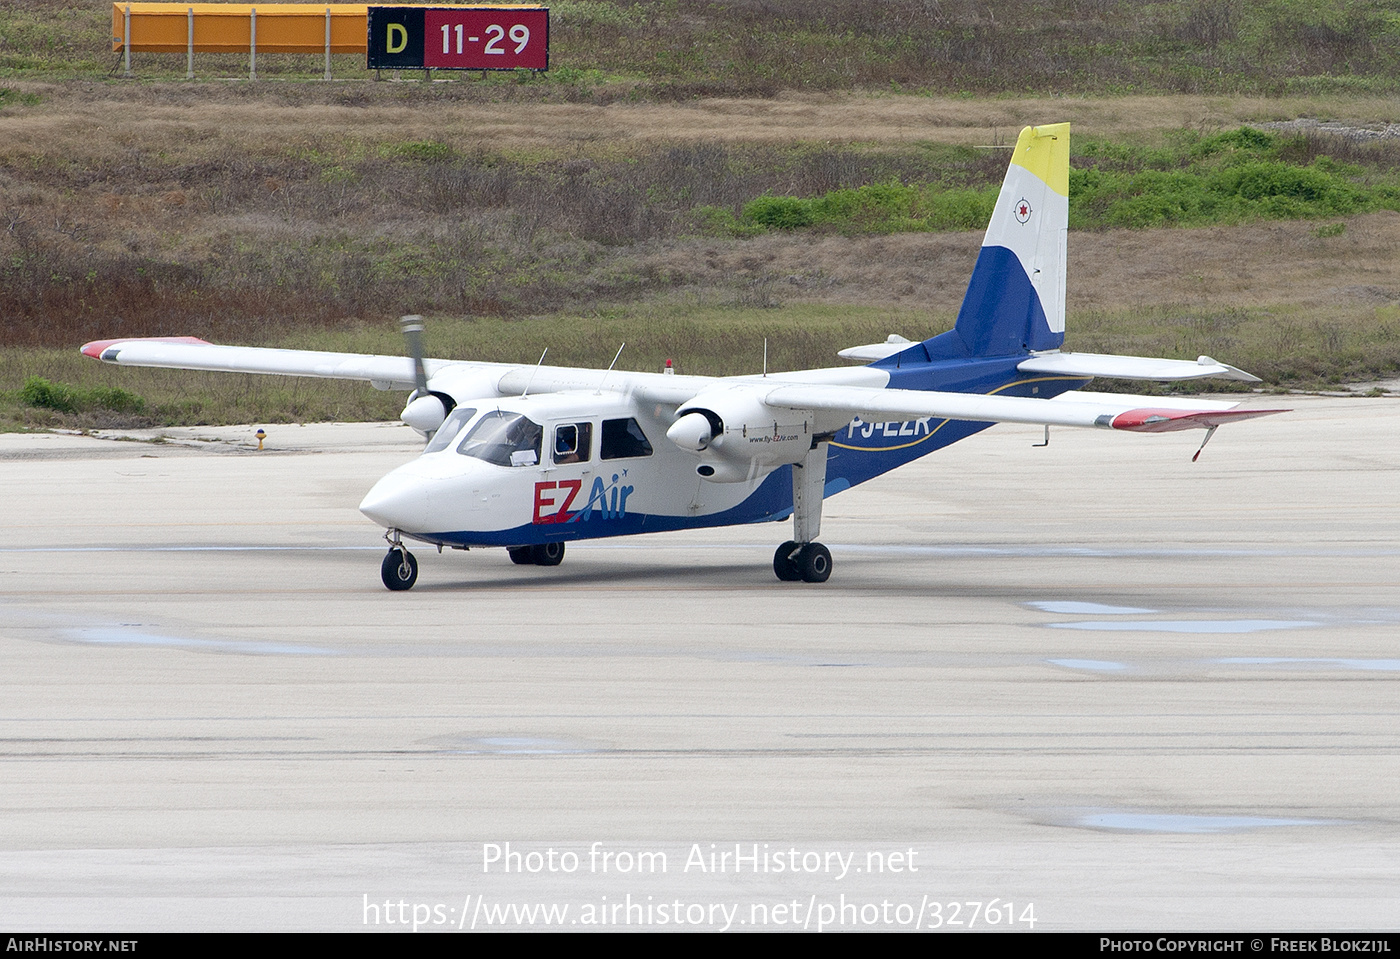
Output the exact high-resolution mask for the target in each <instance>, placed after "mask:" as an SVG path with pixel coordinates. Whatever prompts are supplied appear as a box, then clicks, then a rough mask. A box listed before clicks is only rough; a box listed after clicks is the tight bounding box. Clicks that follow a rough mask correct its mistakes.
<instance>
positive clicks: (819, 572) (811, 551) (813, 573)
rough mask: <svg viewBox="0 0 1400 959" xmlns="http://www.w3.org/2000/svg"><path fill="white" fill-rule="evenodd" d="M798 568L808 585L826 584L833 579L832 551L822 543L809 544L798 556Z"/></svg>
mask: <svg viewBox="0 0 1400 959" xmlns="http://www.w3.org/2000/svg"><path fill="white" fill-rule="evenodd" d="M797 568H798V569H799V570H800V571H801V573H802V579H803V581H804V582H808V583H825V582H826V581H827V580H828V579H830V578H831V551H830V550H828V549H827V548H826V547H825V546H823V545H822V544H821V543H808V544H807V545H806V546H804V547H802V552H800V553H798V554H797Z"/></svg>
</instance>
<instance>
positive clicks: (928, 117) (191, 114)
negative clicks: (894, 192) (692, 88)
mask: <svg viewBox="0 0 1400 959" xmlns="http://www.w3.org/2000/svg"><path fill="white" fill-rule="evenodd" d="M455 85H456V84H452V83H447V84H434V85H433V86H434V87H446V88H451V87H453V86H455ZM14 86H15V87H16V88H18V89H21V90H23V91H25V92H27V93H32V94H35V95H38V96H40V97H41V98H42V102H41V103H40V105H38V106H35V107H26V106H18V107H11V108H8V109H5V110H0V156H5V155H10V156H13V155H19V154H30V153H32V152H34V151H36V150H41V151H43V152H46V153H50V154H56V155H64V156H70V157H73V158H81V157H86V156H91V155H93V154H94V152H96V151H106V150H110V149H111V148H112V147H117V148H126V149H133V150H135V149H140V150H147V151H152V152H159V153H161V154H163V155H165V156H168V157H170V158H172V159H179V160H187V161H190V162H197V161H198V160H200V159H206V158H209V157H211V156H218V155H221V154H222V153H223V152H224V151H226V150H227V149H229V148H236V149H237V150H239V151H240V152H245V151H251V152H254V153H258V152H271V153H282V152H285V151H288V150H295V149H298V148H302V149H307V148H314V147H315V146H316V145H318V144H320V143H322V142H327V141H329V142H334V143H336V144H339V145H340V146H341V147H343V148H346V149H353V147H354V146H356V145H358V146H360V147H361V148H366V147H369V146H372V145H374V144H379V143H385V142H399V141H406V140H436V141H439V142H442V143H446V144H448V145H450V146H453V147H454V148H456V149H459V150H462V151H473V150H490V151H494V150H514V151H519V150H528V151H539V150H545V151H550V152H553V153H557V154H570V153H578V152H581V151H582V152H596V151H598V150H599V149H602V148H604V147H606V146H608V145H619V146H620V145H623V144H643V145H645V144H650V145H655V144H658V143H688V142H689V143H796V142H803V143H812V142H819V143H831V144H848V143H882V144H895V143H922V142H931V143H941V144H951V145H959V146H965V145H973V144H976V145H982V144H992V143H998V142H999V143H1007V142H1010V141H1014V138H1015V134H1016V131H1018V130H1019V129H1020V128H1021V127H1022V126H1026V125H1032V124H1037V123H1059V122H1062V121H1066V120H1068V121H1070V122H1072V123H1074V124H1075V132H1076V133H1077V134H1079V135H1094V136H1114V137H1124V136H1129V137H1143V136H1149V137H1150V136H1152V135H1160V134H1162V133H1164V132H1165V131H1170V130H1179V129H1183V128H1188V129H1200V130H1206V131H1213V130H1220V129H1228V128H1233V127H1236V126H1239V125H1240V124H1242V123H1252V122H1260V121H1269V120H1288V119H1294V118H1296V117H1300V116H1313V117H1315V116H1322V117H1326V118H1328V119H1332V120H1338V121H1351V122H1357V123H1362V124H1377V123H1397V122H1400V100H1396V99H1394V98H1384V97H1353V98H1338V97H1335V96H1332V97H1282V98H1263V97H1248V96H1184V95H1174V96H1173V95H1168V96H1157V97H1140V96H1138V97H1134V96H1128V97H1110V98H1087V97H1065V96H1060V97H1002V98H997V99H995V100H974V99H966V98H939V97H912V96H891V95H879V94H875V95H872V94H845V93H833V94H804V93H795V92H785V93H783V94H781V95H778V96H775V97H772V98H762V99H754V98H750V99H706V100H696V101H690V102H683V103H613V104H607V105H592V104H586V103H585V104H580V103H549V102H546V103H531V102H515V101H507V102H499V101H495V100H493V99H492V98H490V97H489V96H488V97H482V96H480V95H479V94H477V95H475V96H473V97H470V98H468V97H465V96H464V97H463V98H461V99H458V98H454V97H451V96H446V95H444V96H442V97H436V96H425V95H415V94H417V91H408V92H407V93H406V92H405V91H404V90H403V89H402V88H404V87H411V86H414V84H408V83H405V84H387V83H386V84H375V83H355V84H347V85H339V84H335V85H330V88H326V87H321V86H318V85H316V84H314V83H307V84H294V85H293V84H282V85H278V84H266V85H264V86H263V87H256V88H254V87H252V85H247V84H244V85H241V86H240V85H237V84H228V83H222V84H218V83H195V84H187V85H186V84H172V85H168V86H161V87H152V86H150V85H145V84H141V85H132V86H123V85H113V84H62V85H58V84H45V83H17V84H14ZM278 87H280V88H278ZM273 88H277V89H273ZM438 92H440V91H438V90H434V91H433V93H438ZM94 130H100V131H103V133H104V135H103V136H102V137H100V138H97V139H94V137H93V132H94Z"/></svg>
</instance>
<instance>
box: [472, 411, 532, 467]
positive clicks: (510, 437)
mask: <svg viewBox="0 0 1400 959" xmlns="http://www.w3.org/2000/svg"><path fill="white" fill-rule="evenodd" d="M543 438H544V428H543V427H541V426H540V425H539V424H538V423H536V422H534V421H533V420H530V419H527V418H526V417H524V416H522V415H521V414H519V413H509V412H506V411H504V410H494V411H492V412H490V413H485V414H483V415H482V417H481V419H480V420H478V421H477V424H476V425H475V426H473V427H472V428H471V431H470V432H469V433H467V436H466V439H464V440H462V442H461V444H460V445H459V446H458V447H457V452H459V453H461V454H462V455H463V456H472V457H475V458H476V459H479V460H485V461H486V462H488V463H494V464H496V465H497V466H534V465H536V464H538V463H539V461H540V441H541V440H542V439H543Z"/></svg>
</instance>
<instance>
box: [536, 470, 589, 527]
mask: <svg viewBox="0 0 1400 959" xmlns="http://www.w3.org/2000/svg"><path fill="white" fill-rule="evenodd" d="M582 487H583V480H559V482H557V483H554V482H551V483H536V484H535V519H534V523H535V525H536V526H538V525H541V524H543V523H567V522H568V521H569V520H571V519H572V518H573V516H574V514H573V513H570V512H569V506H570V504H572V503H573V501H574V497H575V496H577V495H578V491H579V489H581V488H582ZM565 491H567V495H565ZM561 497H562V502H561ZM550 510H553V512H549V511H550Z"/></svg>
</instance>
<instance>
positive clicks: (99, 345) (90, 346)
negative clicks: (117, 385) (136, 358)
mask: <svg viewBox="0 0 1400 959" xmlns="http://www.w3.org/2000/svg"><path fill="white" fill-rule="evenodd" d="M118 343H188V344H191V345H193V346H212V345H213V344H212V343H210V342H209V341H208V340H201V339H200V338H199V337H197V336H131V337H127V338H126V339H124V340H93V341H92V342H91V343H84V344H83V355H84V356H90V357H92V358H93V359H94V360H100V359H102V354H103V353H104V352H106V350H107V349H108V347H112V346H116V345H117V344H118Z"/></svg>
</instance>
